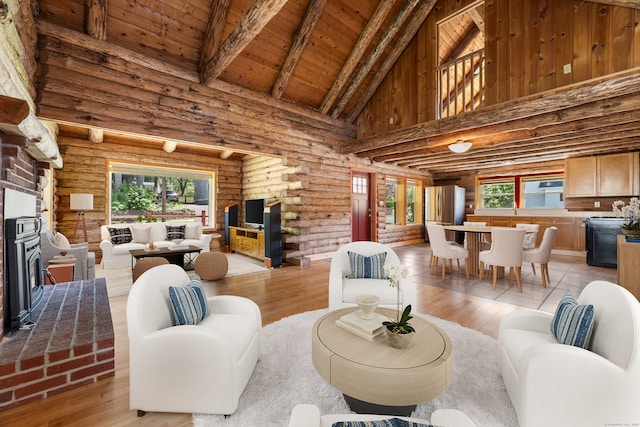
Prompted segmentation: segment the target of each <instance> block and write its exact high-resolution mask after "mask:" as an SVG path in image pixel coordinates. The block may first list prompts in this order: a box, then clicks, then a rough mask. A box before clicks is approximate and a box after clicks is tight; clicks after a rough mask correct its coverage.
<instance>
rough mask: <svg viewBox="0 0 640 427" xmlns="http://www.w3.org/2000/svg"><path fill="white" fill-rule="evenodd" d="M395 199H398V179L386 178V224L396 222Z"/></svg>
mask: <svg viewBox="0 0 640 427" xmlns="http://www.w3.org/2000/svg"><path fill="white" fill-rule="evenodd" d="M397 201H398V180H397V179H395V178H388V179H387V204H386V205H387V210H386V218H387V221H386V222H387V224H397V222H396V220H397V213H398V209H397V204H398V203H397Z"/></svg>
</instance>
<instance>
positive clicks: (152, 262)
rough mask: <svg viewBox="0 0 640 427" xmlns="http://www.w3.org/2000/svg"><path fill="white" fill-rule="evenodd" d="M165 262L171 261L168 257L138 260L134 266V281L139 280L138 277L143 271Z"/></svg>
mask: <svg viewBox="0 0 640 427" xmlns="http://www.w3.org/2000/svg"><path fill="white" fill-rule="evenodd" d="M163 264H169V261H167V260H166V258H162V257H149V258H142V259H141V260H139V261H138V262H136V265H134V266H133V281H134V282H135V281H136V280H138V277H140V275H141V274H142V273H144V272H145V271H147V270H149V269H150V268H153V267H157V266H159V265H163Z"/></svg>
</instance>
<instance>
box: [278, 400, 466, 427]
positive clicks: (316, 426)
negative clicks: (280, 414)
mask: <svg viewBox="0 0 640 427" xmlns="http://www.w3.org/2000/svg"><path fill="white" fill-rule="evenodd" d="M389 418H400V419H402V420H405V421H412V422H414V423H420V424H429V421H427V420H423V419H419V418H409V417H394V416H389V415H369V414H325V415H320V409H319V408H318V407H317V406H316V405H311V404H299V405H296V406H295V407H294V408H293V411H292V412H291V418H290V419H289V427H331V426H332V425H333V424H334V423H338V422H340V421H353V422H363V421H379V420H386V419H389ZM430 422H431V423H432V424H433V425H438V426H441V427H475V424H474V423H473V421H471V420H470V419H469V417H467V416H466V415H465V414H463V413H462V412H460V411H458V410H455V409H437V410H436V411H434V412H433V414H431V421H430Z"/></svg>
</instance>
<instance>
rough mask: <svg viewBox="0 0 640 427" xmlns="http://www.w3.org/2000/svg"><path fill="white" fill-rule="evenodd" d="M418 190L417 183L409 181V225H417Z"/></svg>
mask: <svg viewBox="0 0 640 427" xmlns="http://www.w3.org/2000/svg"><path fill="white" fill-rule="evenodd" d="M416 189H417V183H416V182H415V181H407V190H406V191H407V197H406V199H407V208H406V211H407V224H415V223H416Z"/></svg>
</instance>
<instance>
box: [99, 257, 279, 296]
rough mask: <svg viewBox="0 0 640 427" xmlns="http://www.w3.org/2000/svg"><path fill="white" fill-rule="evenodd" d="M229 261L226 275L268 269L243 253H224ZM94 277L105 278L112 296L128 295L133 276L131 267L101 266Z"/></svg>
mask: <svg viewBox="0 0 640 427" xmlns="http://www.w3.org/2000/svg"><path fill="white" fill-rule="evenodd" d="M225 255H226V256H227V260H228V261H229V269H228V271H227V275H226V277H231V276H239V275H242V274H250V273H257V272H260V271H267V270H269V269H268V268H267V267H265V266H264V263H262V262H261V261H260V260H258V259H254V258H250V257H247V256H244V255H238V254H225ZM187 273H189V276H192V275H193V274H195V273H194V271H193V270H189V271H188V272H187ZM96 277H104V278H105V279H106V280H107V292H108V293H109V297H110V298H113V297H116V296H121V295H128V294H129V290H130V289H131V286H132V285H133V278H132V275H131V268H129V267H126V268H115V269H112V270H103V269H102V268H96Z"/></svg>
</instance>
